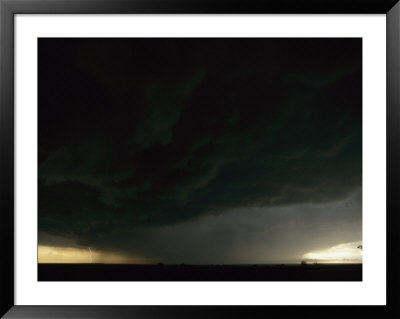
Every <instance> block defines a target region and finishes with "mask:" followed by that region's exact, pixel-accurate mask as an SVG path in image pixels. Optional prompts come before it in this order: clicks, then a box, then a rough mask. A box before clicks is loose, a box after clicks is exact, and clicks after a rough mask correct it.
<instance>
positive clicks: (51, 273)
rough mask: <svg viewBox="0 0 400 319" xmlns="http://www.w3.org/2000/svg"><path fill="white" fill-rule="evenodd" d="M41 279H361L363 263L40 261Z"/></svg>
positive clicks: (39, 277) (39, 278) (39, 271)
mask: <svg viewBox="0 0 400 319" xmlns="http://www.w3.org/2000/svg"><path fill="white" fill-rule="evenodd" d="M38 280H39V281H361V280H362V265H361V264H310V265H254V266H252V265H200V266H199V265H126V264H120V265H118V264H39V265H38Z"/></svg>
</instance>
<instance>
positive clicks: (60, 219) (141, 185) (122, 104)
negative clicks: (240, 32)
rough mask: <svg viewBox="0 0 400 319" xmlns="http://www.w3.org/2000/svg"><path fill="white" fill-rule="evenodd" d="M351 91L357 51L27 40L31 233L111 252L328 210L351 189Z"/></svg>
mask: <svg viewBox="0 0 400 319" xmlns="http://www.w3.org/2000/svg"><path fill="white" fill-rule="evenodd" d="M361 79H362V75H361V40H359V39H108V40H107V39H97V40H96V39H86V40H85V39H40V40H39V183H38V190H39V230H41V231H43V232H47V233H50V234H53V235H59V236H64V237H66V238H70V239H73V240H74V241H76V242H78V243H80V244H82V245H93V244H96V245H98V246H107V245H110V244H106V243H107V242H110V243H113V242H116V243H117V242H118V245H120V241H119V240H117V239H118V238H119V237H120V236H121V235H120V234H125V233H129V234H130V235H129V238H130V240H132V241H134V239H135V236H138V237H140V236H141V235H140V233H141V232H146V229H150V228H154V227H164V226H173V225H177V224H181V223H187V222H192V221H196V220H199V219H201V218H205V217H206V216H210V215H219V214H224V213H225V212H227V211H230V210H233V209H246V208H250V207H251V208H253V207H259V208H268V207H277V206H278V207H279V206H288V205H298V204H323V203H328V202H334V201H338V200H341V199H343V198H345V197H347V196H349V195H350V194H352V193H354V191H355V190H356V189H359V188H360V187H361V176H362V174H361V173H362V170H361V168H362V167H361V165H362V156H361V155H362V122H361V120H362V106H361V83H362V82H361ZM142 237H143V236H142Z"/></svg>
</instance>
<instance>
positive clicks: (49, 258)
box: [38, 245, 154, 264]
mask: <svg viewBox="0 0 400 319" xmlns="http://www.w3.org/2000/svg"><path fill="white" fill-rule="evenodd" d="M91 250H92V255H90V251H89V248H86V249H85V248H75V247H55V246H43V245H39V246H38V263H40V264H45V263H55V264H59V263H62V264H80V263H91V262H93V263H105V264H149V263H153V262H154V261H152V260H150V259H147V258H143V257H140V256H125V255H122V254H117V253H111V252H105V251H98V250H94V249H93V248H91Z"/></svg>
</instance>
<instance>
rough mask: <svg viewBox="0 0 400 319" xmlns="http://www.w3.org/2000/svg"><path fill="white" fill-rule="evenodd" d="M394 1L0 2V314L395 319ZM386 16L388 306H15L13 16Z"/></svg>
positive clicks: (397, 86) (398, 43)
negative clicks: (281, 14)
mask: <svg viewBox="0 0 400 319" xmlns="http://www.w3.org/2000/svg"><path fill="white" fill-rule="evenodd" d="M397 2H398V0H267V1H256V0H250V1H245V0H236V1H211V0H194V1H185V0H164V1H162V0H134V1H127V0H125V1H124V0H122V1H121V0H100V1H97V0H70V1H66V0H47V1H39V0H0V28H1V29H0V30H1V31H0V32H1V36H0V40H1V47H0V49H1V51H0V63H1V64H0V65H1V71H0V74H1V75H0V90H1V91H0V221H1V231H0V238H1V239H0V240H1V243H2V248H1V251H2V252H1V262H0V264H1V274H0V315H2V316H3V315H4V317H5V318H169V317H172V318H174V317H175V318H208V317H218V318H219V317H229V318H254V317H258V316H260V317H264V318H266V317H272V318H278V317H279V318H280V317H286V316H288V317H297V318H303V317H304V318H306V317H310V316H321V317H322V316H323V317H325V318H338V317H339V318H353V317H358V316H363V315H371V316H372V317H373V318H394V317H398V316H399V314H400V311H399V307H398V300H399V294H398V285H399V284H400V281H399V270H398V268H397V266H396V255H397V254H396V252H397V251H398V246H397V244H398V243H399V236H398V230H397V229H398V228H399V226H400V225H399V218H398V217H397V214H398V211H399V200H398V198H399V196H398V195H399V169H398V163H399V162H400V157H399V147H398V143H399V137H400V126H399V124H400V123H399V119H400V108H399V102H400V101H399V97H400V92H399V91H400V81H399V80H400V74H399V70H400V65H399V55H400V52H399V49H400V32H399V31H400V19H399V17H400V3H397ZM43 13H49V14H100V13H107V14H121V13H125V14H127V13H136V14H144V13H152V14H171V13H174V14H183V13H185V14H206V13H207V14H217V13H218V14H221V13H223V14H229V13H235V14H278V13H285V14H295V13H297V14H300V13H307V14H311V13H312V14H328V13H329V14H366V13H368V14H385V15H386V21H387V28H386V31H387V35H386V36H387V43H386V49H387V105H386V111H387V212H386V214H387V216H386V217H387V233H386V236H387V237H386V240H387V305H386V306H229V307H228V306H22V305H15V304H14V294H15V291H14V160H15V158H14V17H15V15H16V14H43Z"/></svg>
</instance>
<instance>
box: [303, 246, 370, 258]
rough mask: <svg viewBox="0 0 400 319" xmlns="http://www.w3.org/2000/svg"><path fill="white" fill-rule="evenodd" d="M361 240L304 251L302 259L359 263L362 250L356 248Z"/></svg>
mask: <svg viewBox="0 0 400 319" xmlns="http://www.w3.org/2000/svg"><path fill="white" fill-rule="evenodd" d="M360 245H362V242H361V241H355V242H348V243H342V244H339V245H335V246H332V247H329V248H326V249H321V250H317V251H312V252H308V253H305V254H304V255H303V256H302V259H303V260H305V261H309V262H322V263H361V262H362V250H361V249H360V248H357V247H358V246H360Z"/></svg>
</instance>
